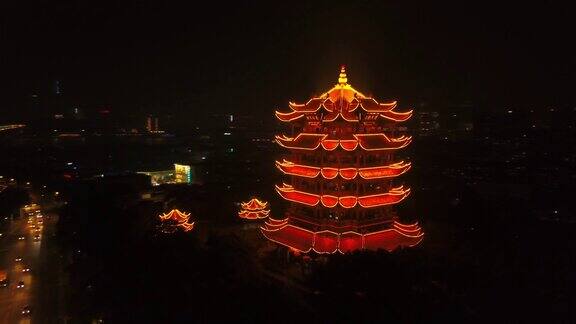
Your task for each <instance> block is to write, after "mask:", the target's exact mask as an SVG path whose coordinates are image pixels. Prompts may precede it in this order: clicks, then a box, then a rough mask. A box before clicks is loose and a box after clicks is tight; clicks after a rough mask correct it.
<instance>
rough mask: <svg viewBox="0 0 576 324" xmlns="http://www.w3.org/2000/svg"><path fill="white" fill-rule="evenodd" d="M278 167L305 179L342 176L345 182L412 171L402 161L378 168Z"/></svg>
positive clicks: (284, 164) (278, 164)
mask: <svg viewBox="0 0 576 324" xmlns="http://www.w3.org/2000/svg"><path fill="white" fill-rule="evenodd" d="M276 167H277V168H278V169H279V170H280V171H282V172H283V173H284V174H287V175H293V176H298V177H304V178H316V177H318V176H322V178H324V179H334V178H336V177H337V176H340V177H341V178H342V179H344V180H352V179H354V178H356V177H357V176H360V177H361V178H362V179H365V180H371V179H382V178H391V177H397V176H400V175H402V174H404V173H405V172H407V171H408V170H410V167H411V164H410V163H409V162H408V163H405V162H404V161H400V162H397V163H393V164H389V165H383V166H377V167H361V168H358V167H353V168H333V167H322V168H320V167H315V166H310V165H304V164H296V163H293V162H290V161H287V160H283V161H282V162H279V161H276Z"/></svg>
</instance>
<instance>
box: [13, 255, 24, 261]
mask: <svg viewBox="0 0 576 324" xmlns="http://www.w3.org/2000/svg"><path fill="white" fill-rule="evenodd" d="M14 261H16V262H21V261H22V257H21V256H17V257H16V258H15V259H14Z"/></svg>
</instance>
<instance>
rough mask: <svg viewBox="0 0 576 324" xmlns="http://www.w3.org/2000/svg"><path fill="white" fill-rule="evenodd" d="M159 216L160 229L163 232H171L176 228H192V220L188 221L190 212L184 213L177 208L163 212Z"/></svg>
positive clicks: (187, 229)
mask: <svg viewBox="0 0 576 324" xmlns="http://www.w3.org/2000/svg"><path fill="white" fill-rule="evenodd" d="M159 217H160V221H161V222H162V231H163V232H165V233H173V232H175V231H176V230H177V229H181V230H183V231H184V232H188V231H191V230H192V229H193V228H194V222H192V223H190V222H189V221H190V213H184V212H181V211H179V210H178V209H172V210H171V211H170V212H169V213H164V214H162V215H160V216H159Z"/></svg>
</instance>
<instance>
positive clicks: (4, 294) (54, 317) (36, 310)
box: [0, 214, 62, 324]
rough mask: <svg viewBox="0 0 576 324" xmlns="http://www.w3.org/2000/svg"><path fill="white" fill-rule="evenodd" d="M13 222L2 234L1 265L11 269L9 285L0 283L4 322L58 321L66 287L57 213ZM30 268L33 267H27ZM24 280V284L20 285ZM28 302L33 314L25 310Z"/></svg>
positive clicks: (0, 310)
mask: <svg viewBox="0 0 576 324" xmlns="http://www.w3.org/2000/svg"><path fill="white" fill-rule="evenodd" d="M40 215H43V214H40ZM9 222H10V223H9V225H8V228H7V230H6V231H5V232H4V233H3V236H2V237H1V238H0V269H1V270H5V271H6V272H8V279H9V284H8V287H0V323H7V324H8V323H57V322H58V314H59V313H61V306H60V305H59V304H60V300H61V296H60V295H59V294H60V291H61V290H62V285H61V280H60V279H59V278H60V277H61V276H60V272H61V270H60V266H59V264H60V262H59V260H58V258H59V254H58V253H57V247H56V246H55V242H54V233H55V224H56V222H57V215H44V216H42V217H38V216H36V215H34V216H32V217H25V218H23V219H16V220H12V221H9ZM36 235H38V236H39V238H38V239H35V236H36ZM22 238H23V239H22ZM17 258H22V260H21V261H17V260H16V259H17ZM26 268H29V269H30V271H28V272H25V271H23V270H24V269H26ZM20 281H22V282H24V287H22V288H18V287H17V285H18V283H19V282H20ZM25 306H30V308H31V314H29V315H26V314H22V310H23V308H24V307H25Z"/></svg>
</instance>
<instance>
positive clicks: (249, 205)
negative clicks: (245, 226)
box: [238, 198, 270, 220]
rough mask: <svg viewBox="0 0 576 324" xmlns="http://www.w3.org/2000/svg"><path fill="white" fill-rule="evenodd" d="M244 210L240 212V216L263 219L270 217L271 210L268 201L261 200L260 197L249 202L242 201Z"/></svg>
mask: <svg viewBox="0 0 576 324" xmlns="http://www.w3.org/2000/svg"><path fill="white" fill-rule="evenodd" d="M240 205H241V206H242V210H240V211H239V212H238V216H239V217H240V218H244V219H250V220H253V219H262V218H266V217H268V215H269V214H270V210H267V208H268V202H266V201H262V200H259V199H258V198H252V199H251V200H250V201H249V202H243V203H240Z"/></svg>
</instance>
